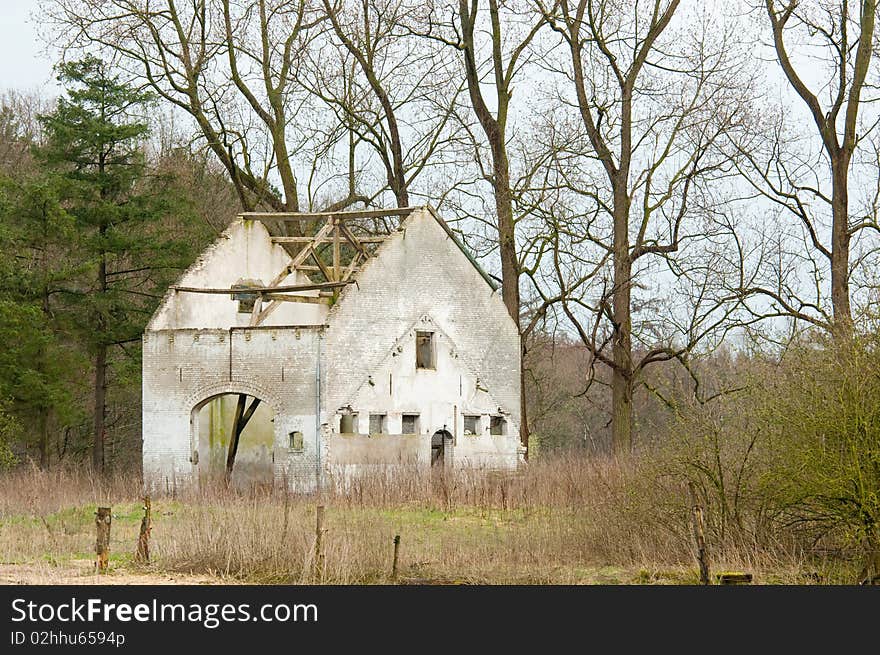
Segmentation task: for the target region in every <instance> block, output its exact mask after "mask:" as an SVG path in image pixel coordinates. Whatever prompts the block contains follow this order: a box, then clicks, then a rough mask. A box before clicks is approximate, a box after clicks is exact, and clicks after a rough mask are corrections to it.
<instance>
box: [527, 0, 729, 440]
mask: <svg viewBox="0 0 880 655" xmlns="http://www.w3.org/2000/svg"><path fill="white" fill-rule="evenodd" d="M681 4H682V3H681V0H653V1H651V2H647V3H637V4H635V5H634V6H633V5H631V4H630V3H625V2H600V1H594V0H578V1H576V2H570V1H569V0H558V1H557V2H555V3H554V4H541V5H540V6H541V10H542V12H543V13H544V15H545V16H546V17H547V20H548V21H549V22H550V23H551V25H552V27H553V29H554V31H555V32H556V33H557V34H558V35H559V36H560V37H561V39H562V42H563V43H564V44H565V46H566V49H567V57H566V58H564V60H563V61H562V62H561V63H560V64H559V74H560V76H561V77H562V78H563V79H564V83H563V88H562V89H561V90H560V91H559V96H558V99H559V100H560V101H561V102H560V105H565V104H566V103H568V104H570V106H571V108H572V112H573V114H574V116H572V115H571V114H567V115H564V116H561V117H557V116H553V117H552V123H553V125H551V126H550V127H551V128H552V131H553V132H554V136H553V138H554V139H555V142H554V146H553V147H554V149H555V150H556V152H557V157H556V159H557V167H558V171H559V172H558V176H557V177H558V181H557V182H556V183H555V184H556V185H557V186H558V187H560V188H562V189H567V191H568V192H569V195H570V196H571V199H570V200H569V202H568V203H567V204H565V203H563V204H562V205H560V206H552V205H551V206H547V205H546V204H545V213H547V215H548V216H549V218H550V225H549V234H548V239H550V240H551V242H552V245H551V246H550V248H549V252H550V255H551V258H552V263H551V264H548V268H549V270H550V274H549V276H545V277H554V278H555V285H556V288H557V289H558V290H559V293H560V294H561V296H562V300H561V303H560V307H561V309H562V311H563V313H564V314H565V315H566V317H567V318H568V319H569V321H570V322H571V323H572V324H573V325H574V326H575V329H576V331H577V333H578V334H579V335H580V337H581V339H582V341H583V342H584V343H585V344H587V345H588V346H589V348H590V350H591V352H592V353H593V356H594V358H595V360H596V361H597V362H598V363H601V364H604V365H606V366H608V367H609V368H610V369H611V395H612V420H611V426H612V443H613V447H614V451H615V452H616V453H618V454H625V453H628V452H629V451H630V450H631V448H632V430H633V392H634V389H635V388H636V386H637V384H638V382H639V378H640V375H641V372H642V371H643V370H644V368H645V367H646V366H648V365H650V364H652V363H655V362H660V361H667V360H672V359H674V360H678V361H679V362H681V363H682V364H685V365H687V358H688V356H689V354H690V353H691V352H692V351H693V350H694V349H695V348H696V347H697V345H698V344H699V343H700V342H701V341H703V340H705V339H707V338H708V337H709V336H710V335H712V334H716V333H717V332H718V331H719V330H721V331H722V332H723V331H725V330H726V329H728V328H726V327H725V326H726V325H727V323H728V320H729V319H730V318H731V317H732V314H733V311H734V308H735V306H736V300H730V299H725V298H724V297H723V294H722V293H721V291H722V288H721V287H719V286H718V285H717V284H716V283H715V281H714V278H715V277H716V275H717V274H720V273H721V271H714V270H713V268H714V266H715V264H716V263H717V262H720V261H722V260H721V259H720V257H719V254H718V252H716V251H715V247H714V246H711V245H710V244H712V243H713V242H720V241H722V240H723V239H722V235H729V230H728V229H727V228H726V227H725V226H724V225H723V224H719V223H717V222H715V221H714V220H713V209H712V208H713V199H712V193H711V189H710V188H709V184H710V182H711V180H712V179H713V178H716V177H720V176H722V175H724V174H725V169H726V167H727V166H728V165H729V164H728V163H727V160H726V157H725V156H724V155H723V154H722V153H721V152H720V148H718V147H717V145H718V142H719V141H720V139H721V137H722V136H723V135H725V134H726V133H727V132H728V131H730V130H731V129H733V127H734V126H735V125H736V123H737V121H738V120H739V114H738V110H737V105H738V104H739V99H738V97H737V95H736V94H738V93H739V92H740V90H738V89H737V87H736V83H737V82H736V79H737V78H736V67H735V66H734V65H733V61H732V59H731V52H732V48H731V43H730V38H731V35H730V32H729V30H727V29H717V26H715V25H712V24H710V22H709V18H706V17H700V16H698V18H697V20H695V21H693V22H690V23H688V24H687V25H686V26H680V27H679V28H678V29H675V28H672V27H671V26H672V25H673V21H674V19H676V20H678V22H679V23H681V21H682V20H684V19H683V18H680V17H679V16H678V14H677V12H678V10H679V8H680V6H681ZM710 30H712V31H713V32H714V36H712V37H710V36H709V33H710ZM569 93H571V94H572V95H573V97H572V98H571V99H570V100H569V97H571V96H569V95H568V94H569ZM567 121H568V122H570V124H571V125H570V130H569V131H568V132H566V131H565V130H566V123H567ZM579 207H580V209H578V208H579ZM701 241H703V242H705V243H707V246H706V247H705V248H703V249H700V248H698V247H697V246H696V245H695V244H697V243H699V242H701ZM688 253H690V254H688ZM664 269H665V271H664ZM649 284H653V285H654V288H653V289H649V288H648V285H649ZM582 285H586V286H582ZM673 285H678V287H679V289H681V290H682V291H683V292H684V293H686V294H687V296H688V297H689V300H688V302H687V303H685V304H686V305H689V306H688V308H687V309H686V310H679V311H678V313H677V314H669V315H667V316H665V317H664V319H663V320H662V321H661V320H659V318H660V317H659V316H658V315H657V304H656V303H657V300H658V299H659V298H660V297H662V296H663V291H664V287H671V286H673ZM638 288H641V289H644V290H646V291H647V293H646V294H644V295H646V296H647V298H639V299H637V298H634V295H633V292H634V289H638ZM591 295H592V298H591V297H590V296H591ZM639 311H640V312H641V313H642V314H643V315H644V316H645V317H646V318H645V319H644V320H643V321H642V323H641V324H639V325H635V330H634V319H633V316H634V312H639ZM676 316H677V318H674V317H676ZM664 332H665V333H667V334H668V335H669V336H666V337H663V338H661V335H662V333H664ZM672 335H674V337H673V336H672ZM634 339H636V340H637V341H636V343H634ZM609 351H610V352H609Z"/></svg>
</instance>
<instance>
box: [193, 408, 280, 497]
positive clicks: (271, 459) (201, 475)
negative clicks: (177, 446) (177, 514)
mask: <svg viewBox="0 0 880 655" xmlns="http://www.w3.org/2000/svg"><path fill="white" fill-rule="evenodd" d="M277 415H278V414H277V412H275V411H273V409H272V407H271V405H270V404H269V403H266V402H264V401H263V399H262V398H260V397H259V396H253V395H250V394H246V393H244V392H241V391H239V392H237V393H221V394H215V395H213V396H211V397H208V398H205V399H204V400H202V401H200V402H198V403H197V404H196V405H195V406H194V407H193V408H192V410H191V412H190V443H191V447H192V451H193V456H192V464H193V473H194V478H195V480H197V481H198V483H199V485H200V486H205V485H206V484H211V483H219V482H226V483H230V484H232V485H233V486H235V487H237V488H239V489H248V488H254V487H265V486H271V485H272V484H273V483H274V477H275V471H274V463H275V450H276V441H277V437H276V435H275V423H276V421H275V418H276V417H277Z"/></svg>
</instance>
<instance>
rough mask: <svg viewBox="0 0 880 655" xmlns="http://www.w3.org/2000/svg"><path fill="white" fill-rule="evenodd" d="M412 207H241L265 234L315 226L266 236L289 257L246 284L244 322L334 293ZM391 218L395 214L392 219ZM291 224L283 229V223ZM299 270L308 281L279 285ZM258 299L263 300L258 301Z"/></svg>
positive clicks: (182, 289)
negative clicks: (309, 232)
mask: <svg viewBox="0 0 880 655" xmlns="http://www.w3.org/2000/svg"><path fill="white" fill-rule="evenodd" d="M415 209H416V208H414V207H405V208H399V209H386V210H363V211H347V212H321V213H264V212H246V213H243V214H241V215H240V216H241V218H243V219H245V220H258V221H260V222H262V223H263V224H264V225H265V226H266V228H267V229H268V230H269V232H270V234H276V233H279V232H280V233H281V234H284V235H286V234H288V233H290V232H295V233H296V232H301V231H302V229H303V228H304V227H305V228H307V229H308V228H309V227H312V226H320V227H318V228H317V231H316V232H315V233H314V235H313V236H272V237H271V240H272V243H275V244H278V245H280V246H281V247H282V248H284V249H285V250H286V251H287V253H288V254H289V255H290V258H291V260H290V262H289V263H288V264H287V265H286V266H285V267H284V268H282V269H281V270H280V271H279V272H278V274H277V275H276V276H275V277H274V279H273V280H272V281H271V282H270V283H269V284H268V285H267V286H265V287H251V288H248V289H247V292H248V293H255V294H256V296H257V297H256V301H255V302H254V309H253V312H252V313H251V318H250V325H251V326H253V327H255V326H258V325H260V324H261V323H263V321H265V320H266V318H268V317H269V316H270V315H271V314H272V312H274V311H275V310H276V309H277V308H278V307H280V306H281V303H283V302H300V303H321V302H330V300H331V298H336V297H337V296H338V294H339V292H340V290H341V289H342V288H343V287H345V286H346V285H348V284H351V283H352V282H354V274H355V273H356V272H357V271H358V270H359V268H360V266H362V265H363V263H364V262H365V261H366V260H367V259H369V258H370V257H371V256H372V255H373V254H374V253H375V250H376V248H378V246H379V244H381V243H382V242H383V241H385V240H386V239H387V238H388V237H389V236H390V234H391V233H392V232H393V231H394V230H396V229H397V228H398V227H399V223H400V219H401V218H403V217H405V216H408V215H409V214H411V213H412V212H413V211H415ZM395 219H397V220H395ZM291 227H293V228H295V229H289V228H291ZM297 271H301V272H303V273H304V274H306V275H307V276H308V278H309V280H310V283H308V284H299V285H283V286H282V285H281V283H282V282H283V281H284V280H285V279H286V278H287V277H288V276H289V275H291V274H293V273H295V272H297ZM173 288H174V289H175V290H176V291H179V292H190V293H219V294H222V293H230V294H232V293H236V292H238V293H240V292H241V291H242V289H206V288H195V287H180V286H178V287H173ZM315 290H317V291H318V292H319V293H318V296H317V297H316V296H314V295H308V296H304V295H297V293H298V292H302V291H315ZM263 301H267V303H268V304H267V305H266V306H265V307H264V306H263V304H264V303H263Z"/></svg>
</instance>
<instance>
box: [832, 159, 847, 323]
mask: <svg viewBox="0 0 880 655" xmlns="http://www.w3.org/2000/svg"><path fill="white" fill-rule="evenodd" d="M848 169H849V157H847V156H845V154H844V153H840V154H838V155H837V156H836V157H834V159H833V160H832V164H831V175H832V195H831V214H832V224H831V307H832V310H833V312H834V332H835V336H836V337H838V338H847V337H849V336H850V335H851V334H852V310H851V308H850V303H849V242H850V234H849V192H848V189H847V183H848Z"/></svg>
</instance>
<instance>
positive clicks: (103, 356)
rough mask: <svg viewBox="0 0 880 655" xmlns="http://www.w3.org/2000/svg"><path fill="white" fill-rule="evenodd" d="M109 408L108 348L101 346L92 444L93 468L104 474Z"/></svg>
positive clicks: (98, 359) (97, 356)
mask: <svg viewBox="0 0 880 655" xmlns="http://www.w3.org/2000/svg"><path fill="white" fill-rule="evenodd" d="M106 407H107V346H105V345H104V344H99V345H98V349H97V353H96V354H95V435H94V443H93V444H92V468H93V469H94V470H95V472H96V473H103V472H104V436H105V433H106V428H105V425H104V417H105V414H106Z"/></svg>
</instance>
